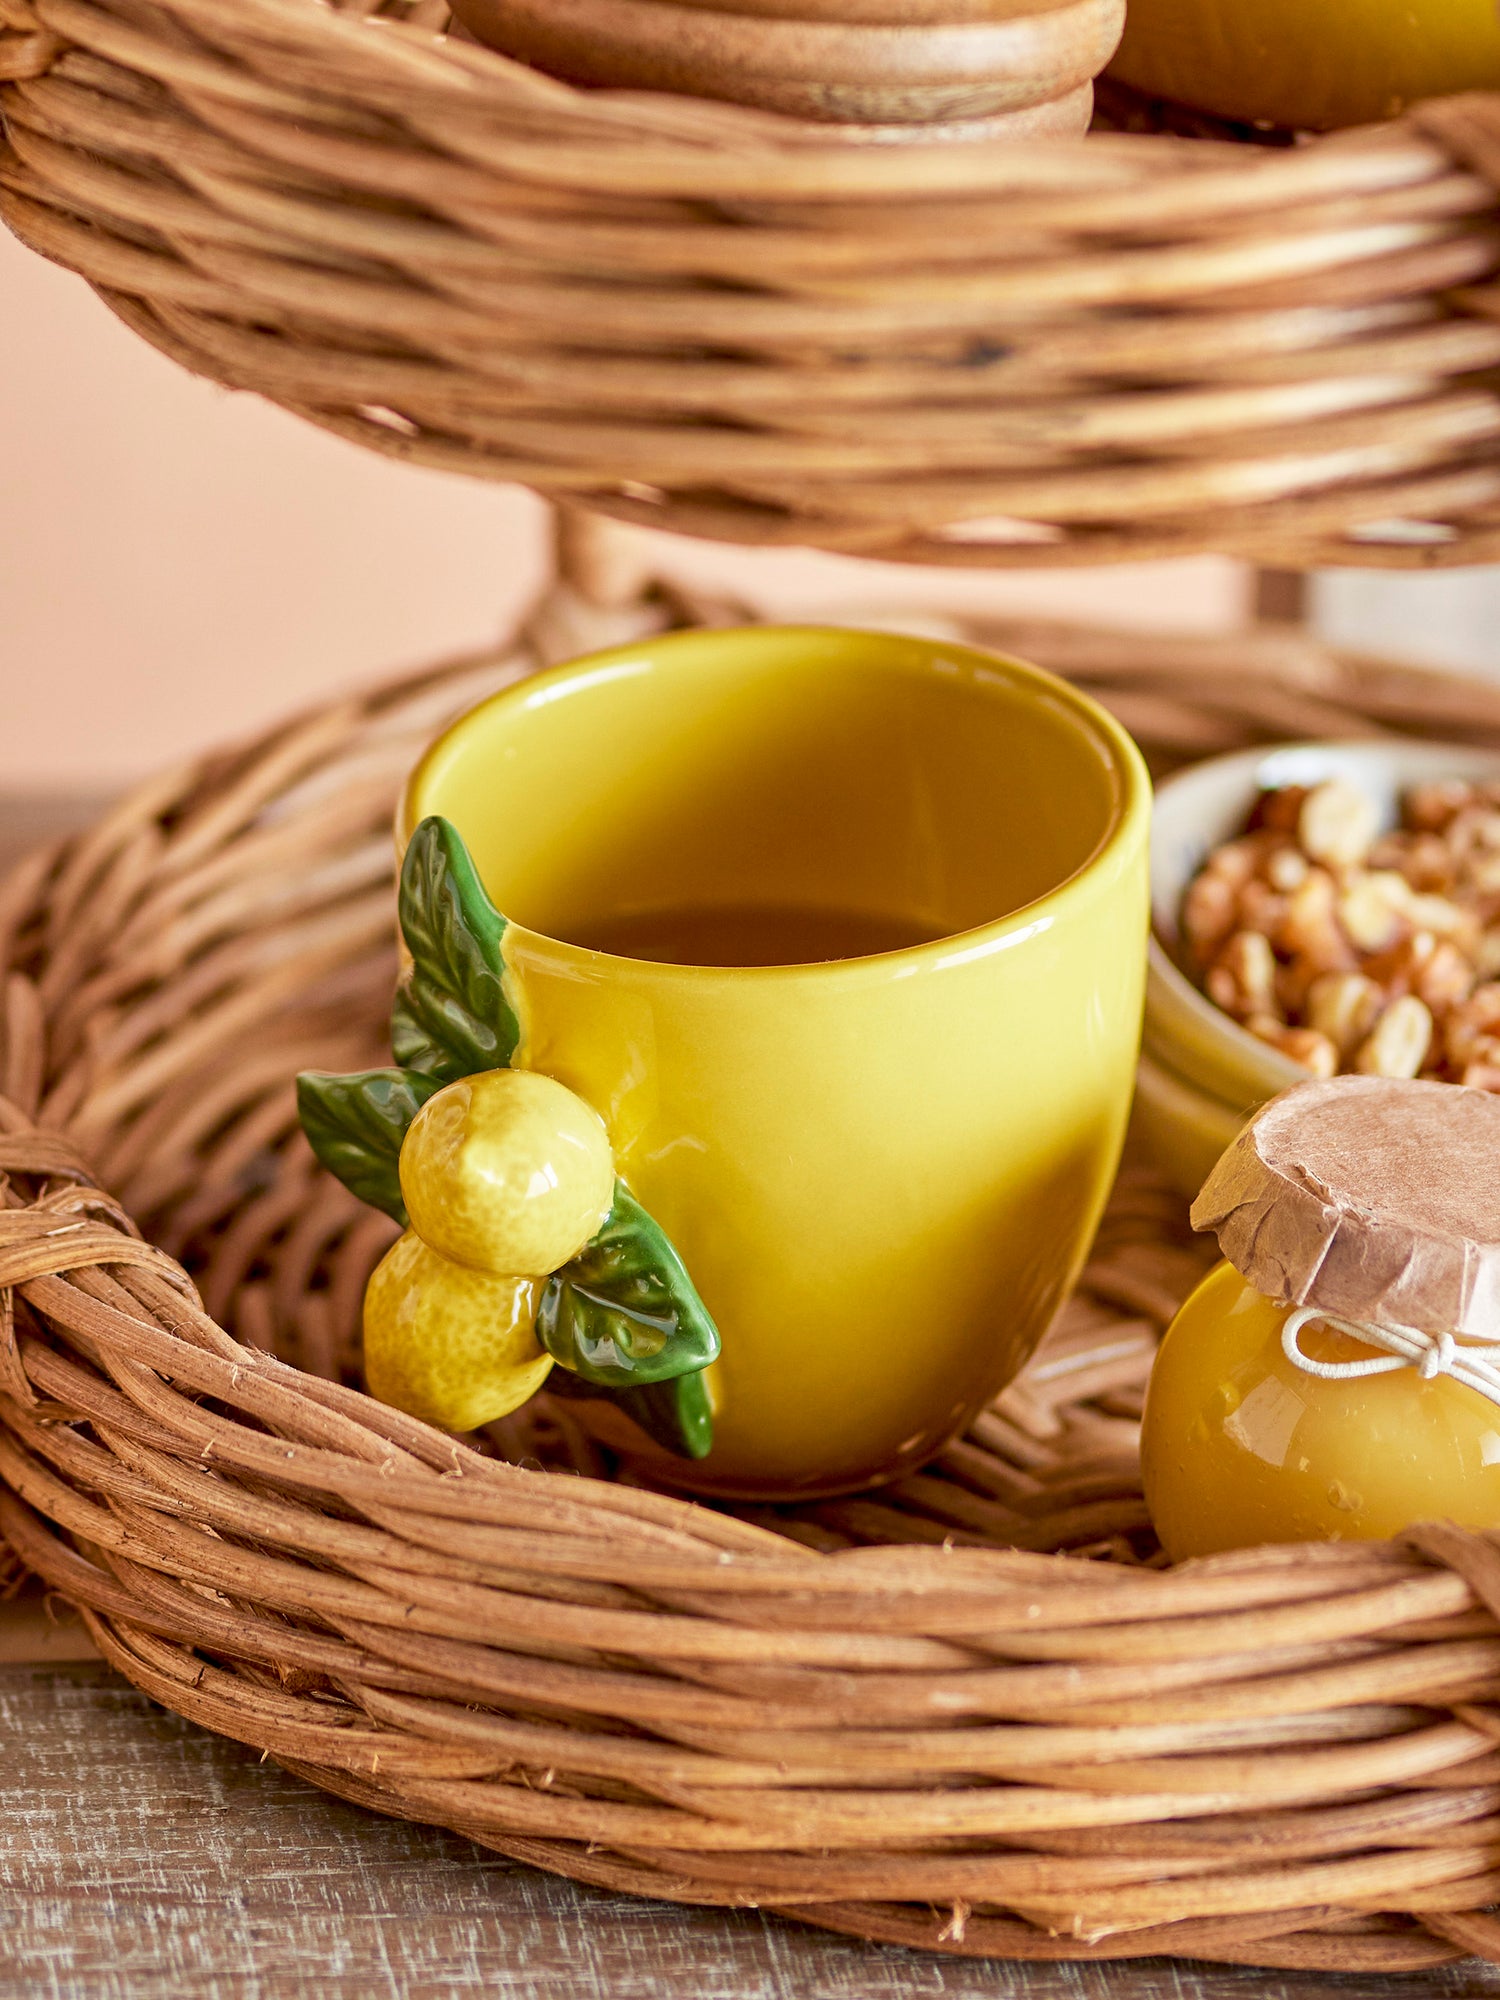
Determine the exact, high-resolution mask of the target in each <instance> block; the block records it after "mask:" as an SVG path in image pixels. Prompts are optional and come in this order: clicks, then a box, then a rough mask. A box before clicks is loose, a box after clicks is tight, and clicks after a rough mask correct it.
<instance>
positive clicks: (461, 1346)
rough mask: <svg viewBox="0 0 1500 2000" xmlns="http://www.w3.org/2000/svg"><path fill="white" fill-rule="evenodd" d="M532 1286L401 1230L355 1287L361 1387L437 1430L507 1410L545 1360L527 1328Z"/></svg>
mask: <svg viewBox="0 0 1500 2000" xmlns="http://www.w3.org/2000/svg"><path fill="white" fill-rule="evenodd" d="M536 1289H537V1288H536V1286H535V1285H534V1284H533V1283H532V1282H531V1281H530V1280H529V1279H527V1278H507V1277H497V1276H494V1275H493V1274H492V1273H490V1272H489V1271H474V1270H470V1269H469V1267H468V1266H467V1265H465V1264H454V1263H450V1262H449V1260H448V1259H447V1258H446V1257H440V1256H439V1255H438V1253H437V1251H435V1250H432V1249H429V1248H428V1246H427V1245H426V1244H425V1243H424V1242H423V1241H422V1239H421V1238H420V1237H419V1236H418V1235H417V1234H416V1233H415V1231H413V1230H407V1232H406V1234H405V1235H404V1236H402V1237H401V1238H400V1239H399V1240H398V1241H397V1242H396V1243H394V1244H393V1245H392V1246H391V1248H390V1249H389V1250H388V1251H387V1252H386V1254H385V1255H384V1257H382V1258H381V1260H380V1262H379V1263H378V1264H377V1265H376V1267H375V1270H374V1273H373V1275H372V1277H371V1279H370V1282H369V1285H368V1286H367V1287H366V1290H365V1323H364V1332H365V1345H364V1362H365V1381H366V1384H367V1385H368V1387H369V1391H370V1394H371V1395H372V1396H374V1397H376V1398H377V1399H378V1400H379V1401H380V1402H382V1403H390V1404H391V1405H392V1406H393V1407H394V1408H396V1409H398V1410H405V1411H407V1412H408V1414H409V1415H411V1416H414V1417H421V1418H423V1419H424V1421H425V1422H427V1423H429V1424H436V1425H437V1426H438V1427H439V1428H440V1429H441V1430H445V1431H472V1430H477V1429H478V1428H479V1426H480V1425H481V1424H492V1423H494V1422H495V1421H496V1420H497V1419H498V1418H500V1417H507V1416H509V1415H510V1413H511V1411H512V1410H518V1409H519V1408H520V1407H521V1405H522V1403H524V1402H525V1401H526V1400H527V1398H528V1397H530V1396H534V1395H535V1394H536V1392H537V1390H538V1389H540V1388H541V1386H542V1384H543V1382H545V1381H546V1379H547V1375H548V1372H549V1371H550V1369H551V1367H552V1357H551V1355H550V1354H544V1353H543V1352H542V1350H541V1348H540V1347H539V1346H538V1345H537V1340H536V1334H535V1332H534V1330H533V1329H534V1326H535V1321H536Z"/></svg>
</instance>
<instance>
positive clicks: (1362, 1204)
mask: <svg viewBox="0 0 1500 2000" xmlns="http://www.w3.org/2000/svg"><path fill="white" fill-rule="evenodd" d="M1193 1227H1194V1228H1195V1229H1204V1230H1207V1229H1211V1230H1213V1231H1215V1232H1216V1233H1217V1235H1218V1238H1219V1247H1220V1249H1222V1251H1223V1252H1224V1255H1225V1256H1226V1257H1227V1258H1228V1259H1229V1261H1230V1263H1231V1264H1233V1265H1234V1266H1235V1268H1236V1269H1237V1270H1238V1271H1239V1272H1240V1273H1241V1275H1242V1276H1243V1277H1245V1278H1246V1279H1248V1280H1249V1282H1250V1283H1251V1284H1252V1285H1253V1286H1254V1287H1255V1289H1256V1290H1257V1291H1258V1292H1264V1293H1265V1294H1266V1296H1267V1297H1268V1298H1273V1299H1277V1300H1280V1301H1281V1302H1283V1303H1284V1304H1288V1305H1303V1306H1316V1307H1317V1308H1318V1310H1319V1311H1321V1312H1327V1313H1334V1314H1337V1315H1338V1316H1339V1317H1340V1318H1343V1319H1351V1320H1363V1321H1366V1322H1369V1323H1373V1324H1376V1325H1385V1326H1392V1325H1395V1326H1412V1327H1418V1328H1420V1329H1421V1330H1422V1331H1423V1332H1424V1333H1456V1334H1469V1335H1477V1336H1489V1337H1490V1338H1495V1337H1497V1336H1500V1097H1495V1096H1491V1095H1490V1094H1489V1093H1488V1092H1487V1091H1482V1090H1467V1089H1464V1088H1463V1087H1462V1086H1461V1085H1458V1084H1452V1083H1419V1082H1394V1081H1391V1080H1389V1079H1387V1078H1385V1077H1374V1076H1339V1077H1334V1078H1332V1079H1331V1080H1330V1081H1329V1082H1327V1083H1316V1082H1310V1083H1299V1084H1297V1085H1295V1086H1294V1087H1293V1088H1292V1089H1291V1090H1288V1091H1284V1092H1283V1093H1282V1095H1281V1096H1280V1097H1277V1098H1273V1099H1272V1101H1271V1102H1270V1103H1269V1104H1268V1105H1266V1106H1265V1107H1264V1109H1263V1110H1261V1111H1260V1112H1258V1113H1257V1114H1256V1116H1255V1117H1254V1118H1253V1119H1252V1120H1251V1122H1250V1123H1249V1124H1248V1125H1247V1126H1246V1127H1245V1129H1244V1131H1243V1132H1241V1134H1240V1135H1239V1137H1238V1138H1237V1139H1236V1140H1235V1142H1234V1144H1233V1145H1232V1146H1231V1147H1230V1148H1229V1150H1228V1152H1227V1153H1225V1154H1224V1156H1223V1158H1222V1159H1221V1160H1220V1161H1219V1163H1218V1165H1217V1166H1216V1167H1215V1168H1214V1170H1213V1172H1212V1173H1211V1174H1210V1175H1209V1177H1208V1179H1207V1180H1206V1181H1205V1182H1204V1184H1203V1190H1202V1192H1201V1193H1200V1194H1199V1196H1198V1199H1197V1200H1196V1201H1195V1202H1194V1204H1193Z"/></svg>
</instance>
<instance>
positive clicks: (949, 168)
mask: <svg viewBox="0 0 1500 2000" xmlns="http://www.w3.org/2000/svg"><path fill="white" fill-rule="evenodd" d="M370 4H371V0H352V4H351V5H349V6H347V7H346V8H345V9H344V10H343V11H339V10H338V9H336V8H334V7H330V6H326V5H323V4H319V0H0V119H3V124H4V131H5V134H6V138H5V141H4V143H3V144H0V215H3V216H4V218H5V220H6V221H8V222H9V223H10V225H11V226H12V228H13V229H15V230H16V232H17V233H18V234H19V235H20V236H22V237H23V238H24V239H25V240H26V241H27V242H29V243H31V244H33V245H34V246H35V247H36V248H37V249H38V250H40V251H41V252H42V253H43V254H44V255H46V256H49V257H52V258H55V259H57V260H58V261H59V262H60V263H63V264H66V265H68V266H70V267H72V268H73V269H74V270H77V271H80V272H82V273H83V275H84V276H85V277H86V278H88V279H89V281H90V282H91V283H92V284H94V285H95V286H96V287H97V288H98V289H99V290H100V291H101V292H102V293H103V295H104V297H105V298H106V299H107V300H108V302H109V303H110V304H111V305H112V306H113V307H114V309H115V310H116V311H117V312H118V313H119V314H120V315H121V316H122V317H123V318H124V319H125V320H126V321H127V322H128V323H129V324H130V325H131V326H133V327H135V328H136V329H137V330H138V331H139V332H140V333H142V334H144V335H145V336H146V338H147V339H148V340H151V341H152V342H154V343H155V345H156V346H158V347H160V348H162V349H163V350H165V351H166V352H167V353H168V354H171V355H173V356H175V357H176V358H177V359H178V360H180V361H182V362H184V363H185V364H186V365H187V366H188V367H189V368H192V369H195V370H196V371H197V372H199V373H200V374H204V375H207V376H210V377H212V378H213V379H214V380H216V381H219V382H224V383H228V384H229V385H231V386H232V387H236V388H250V389H255V390H258V391H259V392H260V393H261V394H263V395H266V396H270V397H272V398H273V399H274V400H275V401H277V402H279V403H282V404H284V405H285V406H286V407H287V408H289V409H292V410H295V411H298V412H300V413H301V414H302V415H304V416H306V417H309V418H311V419H312V421H314V422H315V423H318V424H321V425H322V426H324V427H325V428H327V429H329V430H332V431H335V432H337V433H338V434H339V435H341V436H344V437H348V438H353V439H357V440H358V441H360V442H362V443H364V444H367V445H370V446H373V447H374V448H375V449H377V450H379V451H382V452H385V453H387V454H389V455H392V456H395V457H399V458H404V459H408V460H412V461H415V462H417V463H420V464H424V465H431V466H438V467H442V468H445V469H448V470H458V471H462V472H468V473H476V474H479V475H482V476H484V477H487V478H491V479H501V480H511V481H518V482H521V483H524V484H526V485H530V486H533V487H535V488H537V489H538V490H540V491H542V492H545V493H548V494H551V495H553V496H556V497H559V498H563V499H571V500H573V501H575V502H577V503H579V504H581V505H586V506H590V507H593V508H597V509H603V510H605V511H607V512H609V513H612V514H615V515H617V516H620V517H622V518H627V519H631V520H635V521H641V522H646V523H649V524H652V525H655V526H658V527H665V528H674V529H677V530H680V531H683V532H685V533H688V534H694V535H705V536H717V537H721V538H725V539H729V540H737V541H746V542H755V543H776V542H779V543H805V544H812V545H815V546H821V547H823V548H828V549H840V550H845V551H849V552H854V553H859V554H863V555H873V556H884V557H896V558H901V559H906V560H916V561H923V562H943V563H950V564H992V563H1003V562H1012V563H1016V562H1019V563H1024V564H1026V565H1028V566H1035V565H1037V564H1039V563H1053V562H1055V563H1078V562H1091V561H1114V560H1119V559H1121V558H1125V557H1136V556H1160V555H1170V554H1178V553H1183V552H1186V551H1197V550H1202V549H1219V550H1223V551H1226V552H1230V553H1234V554H1238V555H1242V556H1245V557H1247V558H1249V559H1251V560H1254V561H1257V562H1260V563H1263V564H1269V565H1281V566H1292V567H1295V566H1306V565H1314V564H1319V563H1380V564H1406V565H1424V564H1434V563H1453V562H1481V561H1487V560H1494V559H1495V558H1496V557H1497V556H1500V452H1497V442H1500V395H1497V393H1496V387H1495V384H1496V379H1497V376H1496V371H1497V368H1500V323H1497V321H1500V288H1497V286H1496V284H1495V278H1496V274H1497V272H1500V197H1497V193H1496V189H1497V186H1500V98H1496V97H1473V98H1455V99H1450V100H1447V101H1445V102H1441V103H1436V104H1431V105H1428V106H1425V107H1422V108H1420V109H1419V110H1418V111H1417V112H1416V113H1414V114H1413V115H1412V116H1410V117H1409V118H1407V119H1405V120H1403V121H1402V122H1400V123H1399V124H1394V125H1391V126H1387V127H1382V128H1376V129H1372V130H1370V131H1366V132H1362V133H1356V134H1352V135H1346V136H1343V137H1338V138H1333V139H1327V140H1323V141H1320V142H1318V143H1316V144H1313V145H1308V146H1305V147H1298V148H1291V149H1281V150H1277V149H1274V148H1265V147H1262V148H1255V147H1251V146H1246V145H1232V144H1227V143H1222V142H1221V143H1215V142H1214V141H1211V140H1205V139H1197V140H1190V139H1184V138H1181V137H1173V136H1166V135H1160V134H1158V135H1154V136H1133V135H1131V134H1129V133H1121V134H1116V135H1112V136H1098V135H1096V136H1094V137H1091V138H1089V139H1084V140H1066V141H1064V140H1057V141H1047V142H1039V141H1034V140H1033V141H1027V142H1024V143H1010V144H1007V143H1005V142H1003V141H999V140H995V139H993V138H991V139H985V138H983V137H977V138H976V137H973V136H972V130H971V134H970V136H969V137H968V138H967V139H966V138H965V137H964V136H963V135H964V128H962V127H959V128H949V129H948V130H947V131H946V132H945V131H944V130H943V129H942V128H939V131H938V138H937V142H934V141H933V140H932V139H931V138H930V137H929V138H928V139H926V140H924V139H923V138H921V137H920V136H919V137H917V138H915V139H914V138H912V137H911V136H910V135H909V134H908V135H907V136H906V137H905V138H901V137H898V136H895V135H893V134H892V133H891V132H890V131H889V130H881V131H875V132H860V131H858V130H855V131H853V132H852V133H844V134H838V133H835V134H833V135H832V136H830V131H829V128H827V127H806V126H801V125H799V124H797V123H795V122H794V121H791V120H781V119H778V118H776V117H773V116H771V115H769V114H763V113H759V112H753V111H748V110H744V109H742V108H740V107H737V106H732V105H723V104H710V103H699V102H695V101H692V100H689V99H684V98H672V97H667V96H660V95H657V96H653V95H650V94H645V93H641V94H631V93H626V92H616V91H600V92H580V91H577V90H574V89H572V88H570V87H569V86H567V85H564V84H562V83H558V82H555V81H553V80H552V79H550V78H547V77H543V76H541V75H539V74H537V73H536V72H534V71H532V70H529V69H527V68H525V67H524V66H522V65H520V64H517V63H515V62H511V61H508V60H507V59H505V58H503V57H501V56H498V55H495V54H492V53H491V52H489V51H488V50H485V49H481V48H477V47H472V46H469V45H467V44H465V43H463V42H460V41H456V40H448V39H445V38H443V37H441V36H440V35H439V34H438V33H437V32H435V27H434V25H433V24H434V23H438V22H441V21H442V20H443V19H444V18H445V10H444V9H443V7H442V5H441V0H376V6H375V11H373V12H367V11H366V10H367V9H368V8H369V6H370ZM398 16H399V18H397V17H398ZM955 132H956V133H957V135H958V136H955Z"/></svg>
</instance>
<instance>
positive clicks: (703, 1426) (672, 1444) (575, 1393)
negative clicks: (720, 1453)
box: [547, 1368, 714, 1458]
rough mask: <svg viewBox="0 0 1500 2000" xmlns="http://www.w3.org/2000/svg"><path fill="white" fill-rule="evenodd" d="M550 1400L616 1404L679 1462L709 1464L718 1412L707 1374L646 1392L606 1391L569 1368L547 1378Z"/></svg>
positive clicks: (655, 1385) (654, 1386) (650, 1387)
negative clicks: (689, 1460)
mask: <svg viewBox="0 0 1500 2000" xmlns="http://www.w3.org/2000/svg"><path fill="white" fill-rule="evenodd" d="M547 1390H548V1393H549V1394H550V1395H561V1396H565V1397H567V1398H569V1399H570V1400H573V1401H589V1400H594V1399H603V1400H605V1401H607V1402H611V1403H614V1404H615V1405H616V1406H617V1407H618V1408H619V1409H620V1410H622V1411H623V1412H624V1414H625V1415H626V1416H627V1417H629V1418H630V1419H631V1420H632V1421H633V1422H634V1423H636V1424H638V1425H639V1426H640V1428H641V1429H642V1430H643V1431H644V1432H645V1433H646V1435H647V1437H649V1438H653V1439H654V1440H655V1441H656V1443H657V1444H659V1445H661V1446H662V1447H663V1449H664V1450H666V1451H670V1452H675V1453H676V1455H677V1456H678V1457H679V1458H707V1456H708V1454H709V1451H710V1450H711V1448H712V1446H713V1441H714V1420H713V1412H712V1411H711V1410H710V1408H709V1403H708V1387H707V1384H706V1383H705V1382H704V1380H703V1371H702V1370H701V1369H695V1370H694V1371H693V1373H692V1374H690V1375H679V1376H677V1377H676V1378H675V1380H673V1381H671V1382H652V1383H650V1384H648V1385H647V1387H646V1388H644V1389H606V1388H604V1387H602V1386H601V1385H600V1384H599V1383H597V1382H585V1381H582V1380H580V1378H579V1377H578V1376H576V1375H570V1374H569V1373H568V1371H567V1370H566V1369H564V1368H554V1369H553V1371H552V1373H551V1374H550V1375H549V1376H548V1377H547Z"/></svg>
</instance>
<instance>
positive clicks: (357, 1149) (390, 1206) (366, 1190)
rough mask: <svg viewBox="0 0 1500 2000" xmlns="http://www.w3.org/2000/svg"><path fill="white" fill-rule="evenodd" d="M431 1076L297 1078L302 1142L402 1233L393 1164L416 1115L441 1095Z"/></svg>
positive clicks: (379, 1072)
mask: <svg viewBox="0 0 1500 2000" xmlns="http://www.w3.org/2000/svg"><path fill="white" fill-rule="evenodd" d="M441 1088H442V1084H441V1082H440V1080H439V1079H438V1078H437V1077H435V1076H419V1075H417V1074H416V1073H415V1072H413V1071H411V1070H403V1069H367V1070H361V1071H358V1072H357V1073H356V1074H355V1075H353V1076H332V1075H330V1074H329V1073H328V1072H327V1071H326V1070H313V1069H310V1070H304V1071H303V1072H302V1074H301V1076H299V1077H298V1078H297V1115H298V1117H299V1118H300V1119H301V1120H302V1129H303V1131H304V1132H305V1133H306V1134H307V1142H308V1144H309V1145H310V1146H311V1147H312V1149H313V1151H314V1152H315V1153H316V1154H317V1156H318V1158H319V1159H320V1160H321V1161H322V1162H323V1165H324V1166H325V1167H327V1169H328V1171H329V1172H330V1173H331V1174H336V1175H337V1176H338V1178H339V1179H340V1180H341V1181H342V1182H343V1183H344V1186H345V1187H346V1188H348V1190H349V1192H350V1193H351V1194H355V1195H358V1196H359V1199H360V1200H361V1201H367V1202H368V1203H369V1204H370V1206H371V1207H372V1208H383V1209H384V1210H385V1212H386V1214H387V1215H393V1216H394V1217H395V1218H396V1220H397V1222H399V1223H400V1224H401V1226H402V1228H403V1229H404V1228H405V1227H406V1205H405V1203H404V1202H403V1201H402V1199H401V1182H400V1179H399V1177H398V1175H397V1172H396V1163H397V1161H398V1160H399V1159H400V1157H401V1141H402V1140H403V1139H404V1138H405V1137H406V1128H407V1126H408V1125H410V1123H411V1121H412V1120H413V1118H415V1117H416V1115H417V1113H418V1111H419V1110H420V1109H421V1107H422V1106H423V1105H424V1104H425V1103H426V1102H427V1100H428V1098H429V1097H431V1096H432V1094H433V1092H434V1091H437V1090H440V1089H441Z"/></svg>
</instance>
